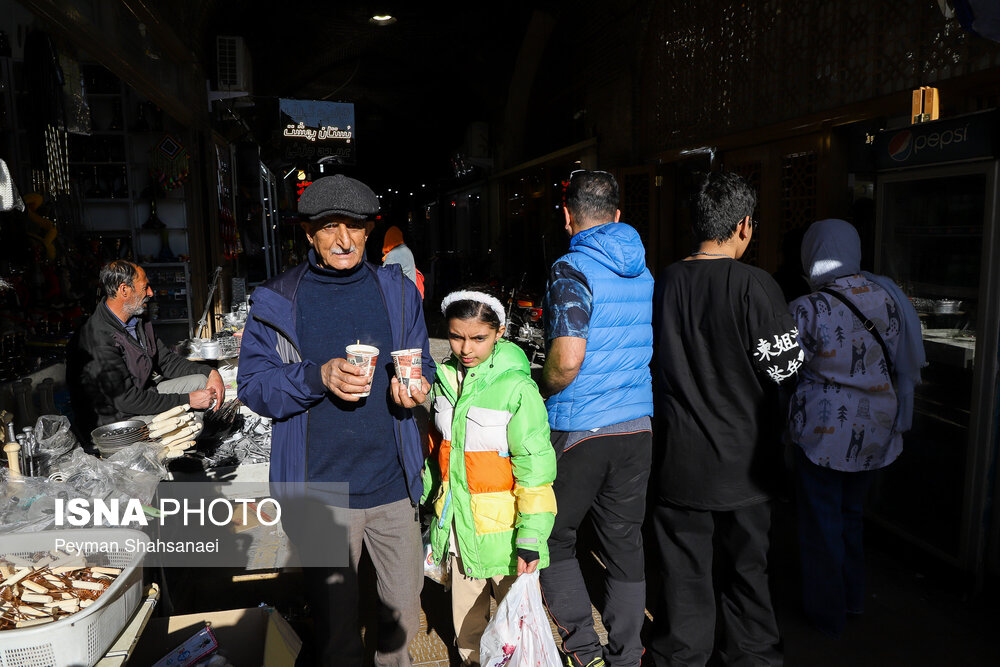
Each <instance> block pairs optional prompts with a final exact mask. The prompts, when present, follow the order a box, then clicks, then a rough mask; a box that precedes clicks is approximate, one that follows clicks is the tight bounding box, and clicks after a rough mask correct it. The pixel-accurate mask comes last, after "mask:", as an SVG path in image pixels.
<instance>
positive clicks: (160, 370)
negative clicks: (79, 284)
mask: <svg viewBox="0 0 1000 667" xmlns="http://www.w3.org/2000/svg"><path fill="white" fill-rule="evenodd" d="M136 333H137V335H138V336H139V338H140V339H141V340H142V341H143V343H144V345H145V347H144V346H143V345H142V344H140V343H139V341H138V340H136V339H135V338H132V336H130V335H129V333H128V331H126V330H125V326H124V325H123V324H122V323H121V321H120V320H119V319H118V318H117V317H115V314H114V313H112V312H111V311H110V310H109V309H108V307H107V306H106V305H105V303H104V302H103V301H102V302H100V303H99V304H97V308H95V310H94V314H93V315H91V316H90V318H89V319H88V320H87V322H86V323H85V324H84V325H83V327H82V328H81V329H80V331H79V333H78V336H77V337H76V340H75V341H74V342H73V343H72V344H71V346H70V351H69V353H68V355H67V369H66V370H67V378H68V379H69V380H70V383H71V385H73V389H74V391H73V393H72V400H73V412H74V415H75V418H76V419H75V420H76V422H77V428H78V429H79V430H80V431H84V430H85V429H86V428H93V427H95V426H100V425H103V424H110V423H111V422H115V421H120V420H122V419H129V418H131V417H134V416H135V415H155V414H157V413H160V412H163V411H165V410H169V409H170V408H173V407H176V406H178V405H183V404H184V403H187V401H188V397H187V394H160V393H158V392H157V391H156V382H155V381H156V380H160V379H173V378H178V377H183V376H185V375H194V374H200V375H204V376H206V377H207V376H208V374H209V373H211V371H212V367H211V366H208V365H206V364H199V363H195V362H192V361H188V360H187V359H185V358H184V357H182V356H180V355H178V354H176V353H174V352H171V351H170V350H169V349H168V348H167V346H166V345H164V344H163V342H162V341H160V339H158V338H157V337H156V335H155V334H154V333H153V325H152V324H151V323H150V322H149V320H148V319H146V318H143V320H142V321H141V323H140V325H139V326H138V327H136ZM86 432H87V433H89V431H86Z"/></svg>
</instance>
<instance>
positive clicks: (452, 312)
mask: <svg viewBox="0 0 1000 667" xmlns="http://www.w3.org/2000/svg"><path fill="white" fill-rule="evenodd" d="M462 289H463V290H468V291H471V292H482V293H483V294H489V295H490V296H493V297H496V296H497V295H496V294H495V293H494V292H493V290H492V289H490V288H489V287H487V286H485V285H470V286H468V287H463V288H462ZM497 300H498V301H500V303H501V304H502V303H503V299H501V298H500V297H497ZM444 318H445V319H446V320H450V319H452V318H456V319H459V320H471V319H478V320H479V321H480V322H482V323H483V324H485V325H486V326H488V327H491V328H493V329H499V328H500V325H501V324H502V322H501V321H500V318H498V317H497V314H496V313H495V312H494V311H493V309H492V308H490V307H489V306H487V305H486V304H485V303H483V302H482V301H473V300H471V299H463V300H461V301H454V302H452V303H451V304H449V305H448V307H447V308H446V309H445V311H444Z"/></svg>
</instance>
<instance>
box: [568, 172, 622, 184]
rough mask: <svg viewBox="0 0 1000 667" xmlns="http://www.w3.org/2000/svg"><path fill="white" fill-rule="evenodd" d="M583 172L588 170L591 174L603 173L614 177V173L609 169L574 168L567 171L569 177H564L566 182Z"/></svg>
mask: <svg viewBox="0 0 1000 667" xmlns="http://www.w3.org/2000/svg"><path fill="white" fill-rule="evenodd" d="M583 172H590V173H591V174H604V175H606V176H611V177H612V178H614V175H613V174H612V173H611V172H609V171H600V170H597V169H574V170H573V171H571V172H569V178H567V179H566V183H569V182H570V181H572V180H573V177H574V176H576V175H577V174H580V173H583Z"/></svg>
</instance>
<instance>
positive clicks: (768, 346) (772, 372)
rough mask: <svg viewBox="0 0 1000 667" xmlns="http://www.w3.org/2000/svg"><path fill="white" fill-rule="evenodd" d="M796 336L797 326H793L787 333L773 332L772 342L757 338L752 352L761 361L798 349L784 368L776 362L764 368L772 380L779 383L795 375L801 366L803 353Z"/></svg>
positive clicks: (797, 335)
mask: <svg viewBox="0 0 1000 667" xmlns="http://www.w3.org/2000/svg"><path fill="white" fill-rule="evenodd" d="M798 337H799V329H798V327H793V328H792V330H791V331H789V332H788V333H785V334H781V335H778V334H775V336H774V342H773V343H772V342H769V341H767V340H764V339H763V338H760V339H758V340H757V350H756V351H755V352H754V353H753V356H754V357H756V358H757V359H759V360H760V361H761V362H767V361H771V360H772V359H777V358H779V357H781V355H783V354H785V353H787V352H791V351H792V350H799V353H798V354H797V355H796V356H795V358H793V359H789V360H788V362H787V364H786V365H785V367H784V368H781V366H779V365H778V364H773V365H771V366H770V367H768V368H767V369H766V370H767V374H768V375H769V376H770V378H771V379H772V380H773V381H774V382H778V383H780V382H783V381H784V380H787V379H788V378H790V377H792V376H793V375H795V374H796V373H797V372H798V370H799V368H800V367H801V366H802V360H803V359H804V358H805V355H804V354H803V353H802V350H801V349H799V344H798Z"/></svg>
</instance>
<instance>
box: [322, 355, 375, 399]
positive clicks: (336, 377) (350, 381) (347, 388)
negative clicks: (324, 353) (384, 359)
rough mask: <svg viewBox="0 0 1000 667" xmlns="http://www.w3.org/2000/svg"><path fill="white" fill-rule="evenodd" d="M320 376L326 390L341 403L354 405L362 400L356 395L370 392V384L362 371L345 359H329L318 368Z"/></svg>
mask: <svg viewBox="0 0 1000 667" xmlns="http://www.w3.org/2000/svg"><path fill="white" fill-rule="evenodd" d="M320 375H321V376H322V378H323V384H324V385H325V386H326V388H327V389H329V390H330V391H331V392H332V393H333V395H334V396H336V397H337V398H339V399H340V400H342V401H348V402H351V403H356V402H357V401H360V400H361V399H362V398H364V396H359V395H358V394H363V393H364V392H365V391H371V383H370V382H369V380H368V378H367V377H366V376H365V372H364V370H363V369H362V368H361V367H359V366H354V365H352V364H351V363H349V362H348V361H347V359H340V358H338V359H331V360H330V361H328V362H326V363H325V364H323V366H322V367H321V368H320Z"/></svg>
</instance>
